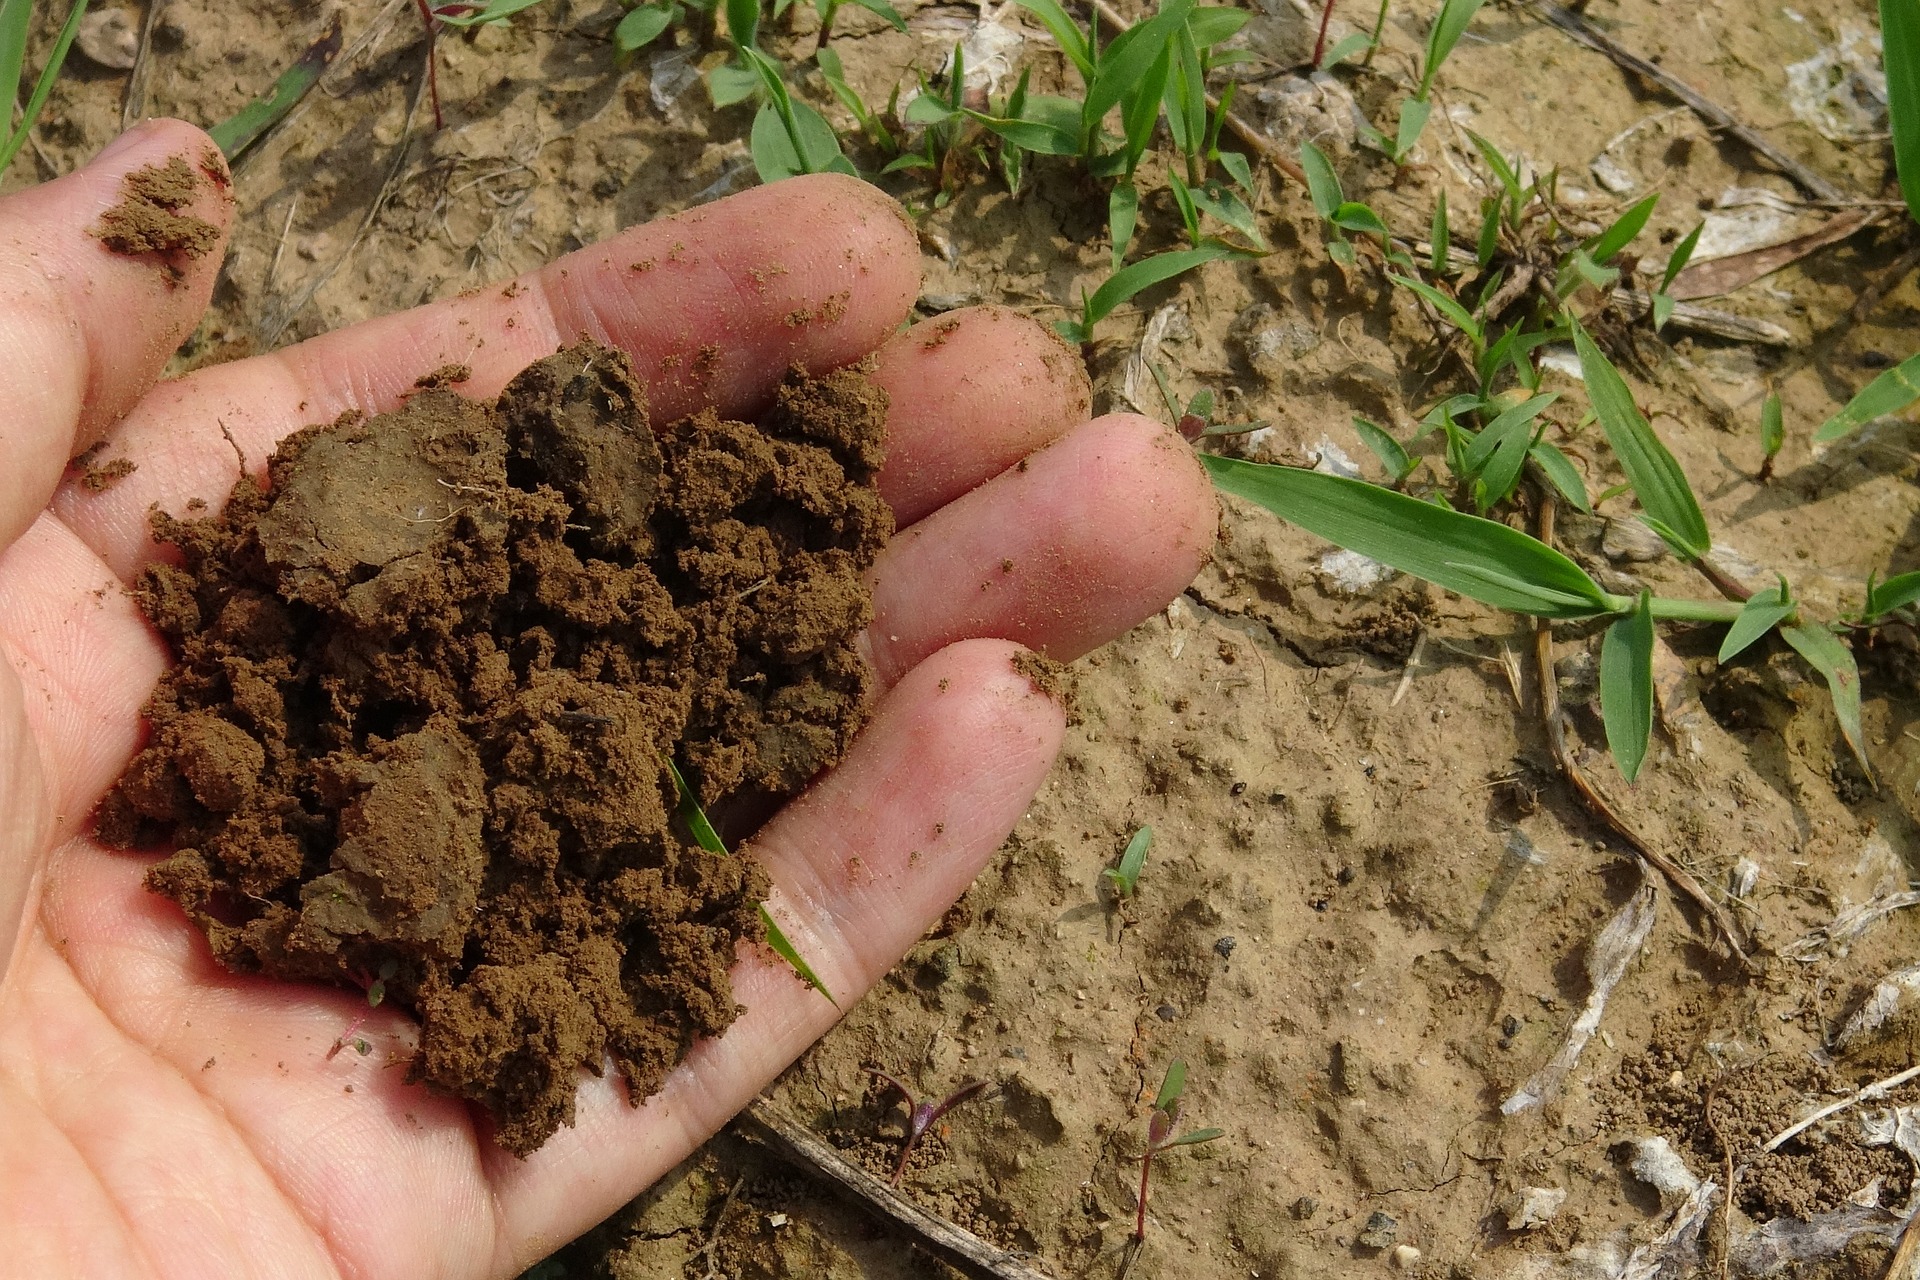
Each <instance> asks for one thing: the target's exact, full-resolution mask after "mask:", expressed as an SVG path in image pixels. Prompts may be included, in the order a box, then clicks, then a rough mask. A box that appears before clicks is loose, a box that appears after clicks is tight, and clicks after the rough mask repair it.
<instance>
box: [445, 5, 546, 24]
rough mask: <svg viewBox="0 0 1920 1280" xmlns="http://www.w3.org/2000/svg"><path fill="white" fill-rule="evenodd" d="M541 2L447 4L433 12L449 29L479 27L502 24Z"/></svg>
mask: <svg viewBox="0 0 1920 1280" xmlns="http://www.w3.org/2000/svg"><path fill="white" fill-rule="evenodd" d="M539 3H540V0H488V2H487V3H486V4H461V3H454V4H447V5H443V6H439V7H435V8H433V9H432V10H431V12H432V14H433V16H434V17H435V18H436V19H437V20H438V21H440V22H443V23H445V24H446V25H447V26H449V27H477V26H479V25H481V24H482V23H485V22H500V21H503V20H505V19H507V18H511V17H512V16H513V15H514V14H516V13H518V12H520V11H521V10H522V9H531V8H532V7H533V6H534V5H536V4H539Z"/></svg>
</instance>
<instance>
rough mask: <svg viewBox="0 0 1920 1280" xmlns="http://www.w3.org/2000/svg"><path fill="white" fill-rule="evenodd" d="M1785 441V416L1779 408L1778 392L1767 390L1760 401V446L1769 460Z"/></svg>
mask: <svg viewBox="0 0 1920 1280" xmlns="http://www.w3.org/2000/svg"><path fill="white" fill-rule="evenodd" d="M1786 442H1787V424H1786V417H1785V415H1784V414H1782V413H1781V410H1780V393H1779V392H1778V391H1769V392H1768V393H1767V398H1766V399H1765V400H1763V401H1761V402H1760V447H1761V448H1762V449H1764V450H1766V453H1767V458H1768V460H1769V461H1771V460H1772V459H1773V458H1774V457H1775V456H1776V455H1777V454H1778V453H1779V452H1780V448H1781V446H1782V445H1784V444H1786Z"/></svg>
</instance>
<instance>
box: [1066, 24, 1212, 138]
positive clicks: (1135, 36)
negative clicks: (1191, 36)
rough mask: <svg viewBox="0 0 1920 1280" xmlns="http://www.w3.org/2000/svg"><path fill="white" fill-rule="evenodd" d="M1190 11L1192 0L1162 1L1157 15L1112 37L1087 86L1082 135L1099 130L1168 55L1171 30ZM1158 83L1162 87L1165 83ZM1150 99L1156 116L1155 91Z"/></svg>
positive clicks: (1157, 95)
mask: <svg viewBox="0 0 1920 1280" xmlns="http://www.w3.org/2000/svg"><path fill="white" fill-rule="evenodd" d="M1192 8H1193V0H1163V3H1162V4H1161V6H1160V12H1159V13H1157V14H1155V15H1154V16H1153V17H1152V18H1150V19H1149V20H1147V21H1146V22H1142V23H1140V24H1138V25H1137V26H1133V27H1129V28H1128V29H1127V30H1125V31H1123V32H1121V33H1120V34H1119V35H1118V36H1115V37H1114V39H1113V42H1112V43H1111V44H1109V45H1108V46H1107V47H1106V51H1105V52H1103V53H1102V54H1101V55H1100V63H1099V66H1098V67H1096V68H1095V70H1094V75H1093V82H1092V83H1091V84H1089V85H1088V86H1087V100H1086V103H1085V104H1084V105H1083V106H1082V108H1081V114H1080V119H1081V121H1082V125H1081V133H1082V134H1083V136H1084V135H1091V134H1092V133H1093V131H1094V130H1095V129H1097V128H1099V126H1100V121H1102V120H1103V119H1105V118H1106V114H1107V112H1109V111H1111V110H1112V109H1113V108H1114V107H1116V106H1118V105H1120V100H1121V99H1122V98H1123V97H1125V96H1127V95H1128V94H1129V93H1130V92H1132V91H1133V90H1134V89H1136V88H1137V87H1138V86H1139V85H1140V84H1141V82H1142V81H1143V80H1144V79H1145V78H1146V76H1147V74H1148V73H1149V72H1150V71H1152V70H1153V68H1154V64H1155V63H1157V62H1159V61H1160V60H1162V59H1163V58H1166V57H1167V56H1168V47H1169V45H1170V44H1171V43H1172V40H1173V33H1174V30H1175V28H1177V27H1179V26H1180V25H1181V24H1182V23H1184V22H1185V21H1186V20H1187V14H1188V12H1189V11H1190V10H1191V9H1192ZM1161 84H1162V86H1163V87H1164V85H1165V81H1164V80H1163V81H1161ZM1153 99H1154V109H1155V114H1156V116H1157V115H1158V111H1159V104H1160V91H1159V90H1157V89H1156V90H1155V91H1154V93H1153ZM1129 136H1131V135H1129Z"/></svg>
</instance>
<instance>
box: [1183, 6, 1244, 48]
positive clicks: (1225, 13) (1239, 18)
mask: <svg viewBox="0 0 1920 1280" xmlns="http://www.w3.org/2000/svg"><path fill="white" fill-rule="evenodd" d="M1251 17H1253V14H1252V13H1250V12H1249V11H1247V10H1245V9H1229V8H1226V7H1225V6H1223V5H1199V6H1197V7H1196V8H1195V9H1194V11H1193V13H1192V14H1190V15H1189V16H1188V18H1187V30H1188V31H1191V32H1192V33H1193V42H1194V43H1195V44H1197V45H1199V46H1200V47H1201V48H1202V49H1210V48H1212V47H1213V46H1214V45H1216V44H1221V43H1223V42H1225V41H1228V40H1231V39H1233V38H1234V37H1235V36H1237V35H1239V34H1240V28H1242V27H1244V26H1246V25H1247V19H1249V18H1251Z"/></svg>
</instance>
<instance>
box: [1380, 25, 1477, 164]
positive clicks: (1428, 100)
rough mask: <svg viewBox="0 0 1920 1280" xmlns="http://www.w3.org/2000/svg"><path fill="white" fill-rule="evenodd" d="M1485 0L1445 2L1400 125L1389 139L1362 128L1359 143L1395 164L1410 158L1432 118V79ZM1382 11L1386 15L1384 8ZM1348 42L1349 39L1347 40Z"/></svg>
mask: <svg viewBox="0 0 1920 1280" xmlns="http://www.w3.org/2000/svg"><path fill="white" fill-rule="evenodd" d="M1485 2H1486V0H1445V3H1443V4H1442V5H1441V6H1440V12H1439V14H1438V15H1437V16H1436V17H1435V18H1434V20H1433V25H1432V26H1431V27H1429V28H1428V29H1427V49H1426V56H1425V57H1423V58H1422V59H1421V61H1420V85H1419V87H1418V88H1417V89H1415V90H1414V93H1413V96H1412V97H1411V98H1408V99H1406V100H1405V101H1403V102H1402V103H1401V104H1400V122H1399V125H1398V126H1397V127H1396V128H1395V130H1394V135H1393V137H1392V138H1391V139H1389V138H1388V137H1386V135H1384V134H1382V133H1381V132H1380V131H1379V130H1377V129H1372V128H1363V129H1362V130H1361V133H1360V137H1361V140H1362V141H1364V142H1366V143H1367V144H1368V145H1369V146H1371V147H1373V148H1375V149H1376V150H1379V151H1383V152H1385V153H1386V154H1387V157H1388V158H1389V159H1391V160H1392V161H1393V162H1394V163H1395V164H1397V165H1404V164H1406V163H1407V161H1408V159H1409V158H1410V157H1411V156H1412V153H1413V148H1414V144H1415V143H1417V142H1419V141H1420V135H1421V134H1422V133H1424V132H1425V131H1426V128H1427V121H1428V119H1429V118H1430V117H1431V116H1432V115H1433V80H1434V77H1435V76H1437V75H1438V74H1439V73H1440V68H1441V66H1442V65H1443V64H1444V63H1445V62H1446V60H1447V58H1448V57H1449V56H1450V55H1451V54H1452V53H1453V49H1454V46H1455V45H1457V44H1459V43H1460V37H1461V36H1463V35H1465V34H1466V31H1467V24H1468V23H1470V22H1472V21H1473V15H1474V14H1476V13H1478V12H1479V11H1480V6H1481V5H1482V4H1484V3H1485ZM1381 12H1382V13H1383V14H1384V13H1385V6H1384V5H1383V6H1382V9H1381ZM1349 39H1351V37H1349Z"/></svg>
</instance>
